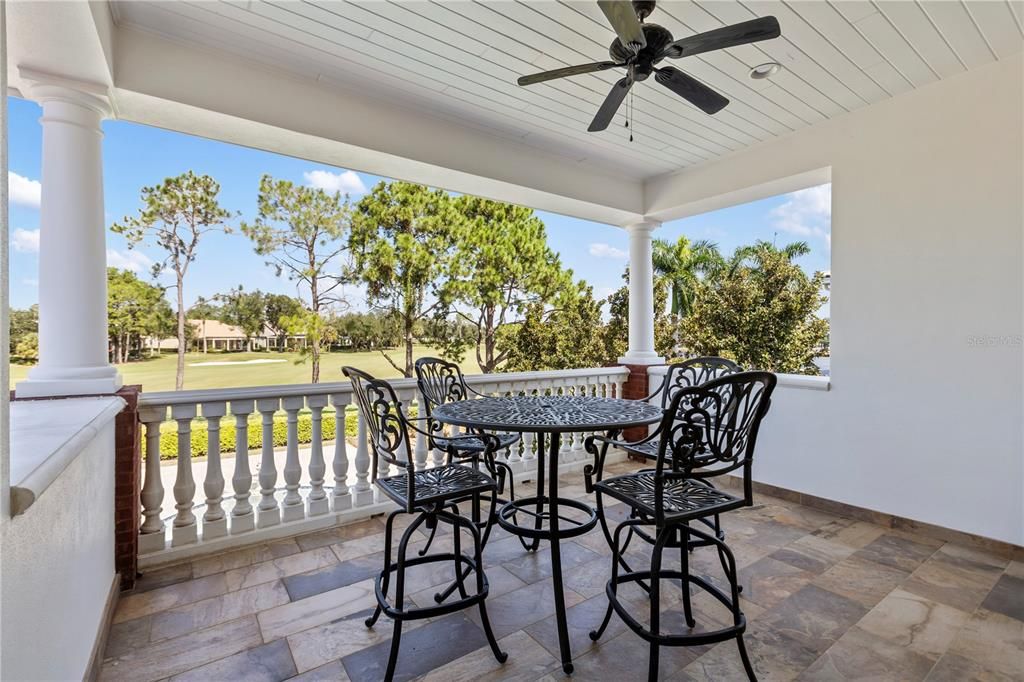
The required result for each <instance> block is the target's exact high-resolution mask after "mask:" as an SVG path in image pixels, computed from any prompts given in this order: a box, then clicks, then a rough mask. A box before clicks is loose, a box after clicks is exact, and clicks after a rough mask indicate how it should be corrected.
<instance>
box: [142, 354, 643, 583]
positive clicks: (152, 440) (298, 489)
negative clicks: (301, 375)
mask: <svg viewBox="0 0 1024 682" xmlns="http://www.w3.org/2000/svg"><path fill="white" fill-rule="evenodd" d="M627 376H628V370H627V369H626V368H624V367H602V368H593V369H572V370H560V371H549V372H518V373H507V374H487V375H474V376H468V377H466V380H467V383H468V384H469V385H470V386H472V387H473V388H474V389H475V390H477V391H479V392H481V393H485V394H491V395H524V394H561V395H599V396H621V395H622V386H623V383H624V382H625V381H626V377H627ZM393 385H394V387H395V389H396V391H397V393H398V395H399V397H400V399H401V400H402V402H403V407H404V408H405V409H406V410H409V411H410V412H411V413H415V412H418V410H419V406H420V397H419V395H418V392H417V390H416V384H415V381H414V380H412V379H400V380H396V381H394V382H393ZM282 413H283V416H284V424H285V427H284V430H285V438H284V440H285V444H284V446H283V453H282V452H281V451H280V448H279V447H277V446H275V437H274V436H275V433H274V431H275V424H278V425H279V424H280V423H281V421H280V416H281V415H282ZM139 419H140V421H141V422H142V424H143V425H144V438H145V447H144V457H145V462H144V466H145V479H144V483H143V486H142V493H141V501H142V516H143V521H142V526H141V529H140V535H139V553H140V565H143V566H145V565H154V564H159V563H164V562H167V561H171V560H174V559H178V558H185V557H188V556H194V555H197V554H205V553H208V552H213V551H219V550H221V549H226V548H228V547H231V546H235V545H242V544H249V543H252V542H258V541H261V540H268V539H272V538H276V537H282V536H287V535H293V534H295V533H299V532H305V531H308V530H315V529H317V528H323V527H328V526H332V525H335V524H337V523H346V522H349V521H354V520H357V519H359V518H364V517H367V516H371V515H373V514H378V513H381V512H383V511H385V510H386V509H389V508H390V507H392V506H393V505H391V504H390V503H388V502H386V501H384V500H382V499H380V498H378V496H377V494H376V491H375V489H374V488H373V486H371V482H370V469H371V467H370V454H369V450H368V448H367V444H366V436H365V434H366V430H365V424H363V421H362V418H361V417H360V416H359V414H358V412H357V411H356V410H355V408H354V405H353V399H352V387H351V385H350V384H349V383H348V382H339V383H327V384H297V385H284V386H261V387H254V388H233V389H211V390H201V391H178V392H164V393H143V394H142V395H141V397H140V401H139ZM200 420H203V421H205V430H206V452H207V456H206V459H205V462H203V461H202V460H200V459H199V458H196V457H194V456H193V455H194V452H193V450H194V447H193V430H194V429H195V430H196V432H197V434H198V433H199V429H198V428H196V424H199V423H201V422H200ZM229 420H230V421H229ZM325 420H326V421H325ZM169 422H170V423H173V425H174V426H173V427H172V428H171V431H170V434H168V432H167V431H168V430H167V429H166V427H164V425H165V424H167V423H169ZM307 422H308V432H309V437H308V439H307V438H300V424H301V425H302V426H303V427H305V425H306V423H307ZM331 422H333V430H334V434H335V436H334V437H333V438H330V437H326V436H325V429H324V426H325V423H326V424H328V425H330V423H331ZM225 424H230V425H231V426H232V427H233V429H234V448H233V451H232V452H227V453H222V452H221V449H222V447H221V441H222V438H221V430H222V428H223V427H224V425H225ZM353 425H354V428H353ZM254 429H258V430H259V433H260V434H261V446H260V449H259V451H258V452H250V447H249V442H250V440H249V434H250V432H251V431H252V430H254ZM303 430H306V429H305V428H304V429H303ZM329 430H330V429H329V428H328V429H327V431H329ZM353 431H354V433H355V437H354V438H351V437H350V438H351V440H350V439H349V438H346V433H349V434H351V433H352V432H353ZM162 432H163V433H164V437H165V439H166V438H172V439H174V442H175V443H176V445H177V457H176V464H175V465H174V470H173V473H172V472H171V471H170V470H169V468H168V466H161V459H160V450H161V448H160V440H161V433H162ZM586 435H587V434H575V435H573V436H572V437H571V438H569V439H567V440H566V442H565V443H564V444H563V449H562V452H561V457H562V465H561V466H563V467H564V468H573V467H579V466H582V462H583V460H584V458H585V456H586V455H585V452H584V450H583V440H584V437H585V436H586ZM200 440H201V435H200ZM280 440H281V438H280V437H278V441H280ZM306 440H308V444H307V443H305V442H303V443H300V441H306ZM282 454H283V461H282ZM225 455H226V456H225ZM499 456H500V457H501V458H502V459H503V460H504V461H506V462H507V463H508V464H509V466H510V467H511V468H512V470H513V472H516V474H517V478H519V479H523V478H529V477H530V475H531V474H530V472H531V471H532V470H534V469H535V468H536V457H537V455H536V451H535V442H534V438H533V434H524V435H523V439H522V441H521V442H520V443H519V444H518V445H517V446H515V447H513V448H511V449H510V450H507V451H505V452H502V453H500V455H499ZM443 457H444V453H442V452H441V451H437V450H435V451H433V452H429V451H428V444H427V442H426V439H425V438H422V439H416V440H415V443H414V449H413V459H414V461H415V464H416V466H417V467H418V468H424V467H427V466H432V465H436V464H440V463H441V462H442V459H443ZM381 464H382V466H381V469H380V475H381V476H384V475H387V465H386V464H385V463H381ZM229 469H230V471H228V470H229ZM279 469H280V470H279ZM197 470H199V474H200V476H201V478H202V482H201V484H202V490H201V491H199V490H198V483H197V480H196V478H197V476H196V471H197ZM226 476H230V487H231V490H230V491H227V494H225V493H226V490H225V489H226V487H227V484H228V481H227V479H226V478H225V477H226ZM282 483H283V485H282ZM172 509H173V512H172V511H171V510H172Z"/></svg>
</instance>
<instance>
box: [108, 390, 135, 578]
mask: <svg viewBox="0 0 1024 682" xmlns="http://www.w3.org/2000/svg"><path fill="white" fill-rule="evenodd" d="M141 392H142V386H125V387H124V388H122V389H121V390H120V391H118V392H117V395H119V396H121V397H122V398H123V399H124V401H125V402H126V403H127V406H126V407H125V408H124V410H123V411H122V412H121V413H120V414H119V415H117V419H116V421H115V422H114V434H115V435H114V568H115V570H116V571H117V572H118V573H120V574H121V589H122V590H130V589H131V588H132V587H134V586H135V577H136V574H137V572H138V556H139V523H140V518H141V515H142V509H141V507H140V502H139V492H140V491H141V489H142V456H141V441H140V432H141V429H140V428H139V394H140V393H141Z"/></svg>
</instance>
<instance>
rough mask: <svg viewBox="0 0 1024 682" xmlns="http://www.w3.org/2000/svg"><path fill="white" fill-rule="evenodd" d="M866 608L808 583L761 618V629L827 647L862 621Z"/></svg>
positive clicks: (818, 648)
mask: <svg viewBox="0 0 1024 682" xmlns="http://www.w3.org/2000/svg"><path fill="white" fill-rule="evenodd" d="M867 611H868V610H867V609H866V608H865V607H864V606H863V605H862V604H860V603H858V602H856V601H854V600H852V599H848V598H847V597H844V596H842V595H839V594H836V593H834V592H830V591H829V590H825V589H822V588H821V587H818V586H817V585H813V584H811V585H807V586H805V587H803V588H801V589H800V590H798V591H797V592H795V593H794V594H792V595H790V596H789V597H788V598H787V599H785V600H784V601H783V602H782V603H780V604H778V605H777V606H775V607H773V608H771V609H768V610H767V611H765V612H764V613H763V614H762V615H761V616H760V617H759V618H758V625H757V627H758V630H759V631H774V632H776V633H778V634H780V635H783V636H785V637H788V638H789V639H795V640H796V641H798V642H800V643H801V644H804V645H805V646H807V647H808V648H810V649H812V650H814V651H817V652H819V653H820V652H824V651H825V649H827V648H828V647H830V646H832V644H833V643H834V642H835V641H836V640H837V639H839V637H841V636H842V634H843V633H844V632H845V631H846V630H847V628H849V627H850V626H852V625H853V624H854V623H856V622H857V621H859V620H860V619H861V618H862V617H863V616H864V614H865V613H867Z"/></svg>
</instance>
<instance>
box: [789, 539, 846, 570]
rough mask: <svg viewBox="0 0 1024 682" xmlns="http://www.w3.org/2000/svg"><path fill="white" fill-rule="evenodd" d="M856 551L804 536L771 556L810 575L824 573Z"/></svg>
mask: <svg viewBox="0 0 1024 682" xmlns="http://www.w3.org/2000/svg"><path fill="white" fill-rule="evenodd" d="M855 551H856V550H855V549H853V548H852V547H849V546H847V545H843V544H840V543H838V542H833V541H831V540H826V539H824V538H821V537H818V536H816V535H805V536H804V537H802V538H800V539H798V540H794V541H793V542H791V543H789V544H788V545H786V546H785V547H782V548H781V549H777V550H775V551H774V552H772V554H770V555H769V556H771V557H772V558H773V559H777V560H779V561H784V562H786V563H787V564H789V565H790V566H796V567H797V568H799V569H803V570H805V571H809V572H811V573H815V574H820V573H824V572H825V571H827V570H828V569H830V568H832V566H834V565H836V564H837V563H839V562H840V561H842V560H843V559H845V558H846V557H848V556H850V555H851V554H853V553H854V552H855Z"/></svg>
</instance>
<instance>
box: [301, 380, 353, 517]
mask: <svg viewBox="0 0 1024 682" xmlns="http://www.w3.org/2000/svg"><path fill="white" fill-rule="evenodd" d="M306 404H307V405H308V406H309V410H310V412H311V413H312V425H311V428H310V444H309V449H310V454H309V487H310V490H309V497H308V498H306V503H307V504H308V507H307V508H306V515H308V516H320V515H321V514H326V513H327V511H328V509H329V505H328V503H327V493H326V492H324V475H325V474H326V473H327V464H326V463H325V462H324V432H323V411H324V408H325V407H327V396H326V395H311V396H309V397H308V398H306ZM335 426H337V423H335ZM342 426H344V422H343V423H342ZM342 434H344V431H342ZM338 441H339V442H341V443H344V442H345V438H344V437H341V438H338ZM289 442H290V441H289ZM289 447H290V446H289ZM295 449H296V450H298V444H297V443H296V447H295ZM296 468H297V469H298V474H297V475H298V476H301V475H302V468H301V467H299V466H298V457H296ZM296 496H298V491H297V487H296ZM299 504H302V498H301V497H299Z"/></svg>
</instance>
